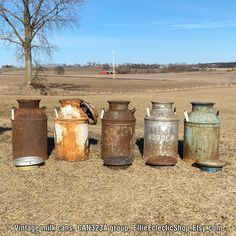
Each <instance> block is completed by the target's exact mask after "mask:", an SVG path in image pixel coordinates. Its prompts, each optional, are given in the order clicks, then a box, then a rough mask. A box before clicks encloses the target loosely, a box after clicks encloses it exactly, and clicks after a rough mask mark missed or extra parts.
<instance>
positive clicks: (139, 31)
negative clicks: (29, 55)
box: [0, 0, 236, 65]
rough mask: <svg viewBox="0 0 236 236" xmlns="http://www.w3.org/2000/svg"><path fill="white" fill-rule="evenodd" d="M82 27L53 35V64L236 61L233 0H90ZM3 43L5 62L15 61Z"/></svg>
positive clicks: (82, 12) (82, 11)
mask: <svg viewBox="0 0 236 236" xmlns="http://www.w3.org/2000/svg"><path fill="white" fill-rule="evenodd" d="M79 15H80V28H79V30H78V31H64V32H60V34H59V33H57V34H56V33H55V34H54V35H52V36H51V42H53V43H54V44H55V45H57V50H56V52H55V53H54V56H53V59H52V61H51V63H66V64H76V63H81V64H85V63H87V62H89V61H92V62H98V63H111V62H112V49H113V48H114V49H115V60H116V63H128V62H130V63H160V64H167V63H198V62H220V61H226V62H227V61H236V1H234V0H224V1H222V0H195V1H194V0H178V1H177V0H146V1H137V0H99V1H98V0H97V1H96V0H86V1H85V3H84V4H83V6H82V8H81V9H80V11H79ZM14 55H15V54H14V50H13V49H12V48H11V47H7V48H6V47H3V45H2V44H0V65H4V64H16V65H17V61H16V60H15V58H14Z"/></svg>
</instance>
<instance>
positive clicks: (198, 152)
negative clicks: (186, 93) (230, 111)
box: [184, 102, 225, 172]
mask: <svg viewBox="0 0 236 236" xmlns="http://www.w3.org/2000/svg"><path fill="white" fill-rule="evenodd" d="M191 104H192V111H191V112H190V113H189V114H187V113H185V121H184V160H185V161H187V162H188V163H190V164H191V165H192V164H194V163H195V164H197V165H198V166H199V167H200V169H202V170H204V171H207V172H216V171H218V170H221V169H222V167H223V166H225V163H224V162H223V161H220V160H219V139H220V118H219V113H218V112H217V113H215V111H214V109H213V106H214V103H202V102H192V103H191Z"/></svg>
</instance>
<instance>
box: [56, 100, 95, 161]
mask: <svg viewBox="0 0 236 236" xmlns="http://www.w3.org/2000/svg"><path fill="white" fill-rule="evenodd" d="M59 102H60V104H61V108H60V109H59V110H58V111H57V113H56V118H55V119H54V122H55V134H54V136H55V148H56V158H57V159H59V160H65V161H82V160H86V159H88V157H89V140H88V115H87V114H86V113H85V111H84V109H82V108H81V107H80V105H81V103H82V102H84V101H83V100H80V99H63V100H60V101H59ZM86 104H87V103H86ZM86 111H87V110H86ZM89 112H90V114H93V115H91V119H94V120H93V124H95V123H96V120H97V115H96V114H97V112H96V110H95V108H91V107H90V106H89Z"/></svg>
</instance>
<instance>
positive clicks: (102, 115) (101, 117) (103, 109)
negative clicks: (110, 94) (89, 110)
mask: <svg viewBox="0 0 236 236" xmlns="http://www.w3.org/2000/svg"><path fill="white" fill-rule="evenodd" d="M104 113H105V108H102V111H101V115H100V119H101V120H102V119H103V117H104Z"/></svg>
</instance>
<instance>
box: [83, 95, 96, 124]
mask: <svg viewBox="0 0 236 236" xmlns="http://www.w3.org/2000/svg"><path fill="white" fill-rule="evenodd" d="M80 107H81V108H82V107H85V108H86V111H85V113H86V114H87V116H88V123H89V124H90V125H96V124H97V120H98V113H97V110H96V109H95V107H94V106H93V105H92V104H90V103H88V102H86V101H84V100H83V101H82V102H81V104H80Z"/></svg>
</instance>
